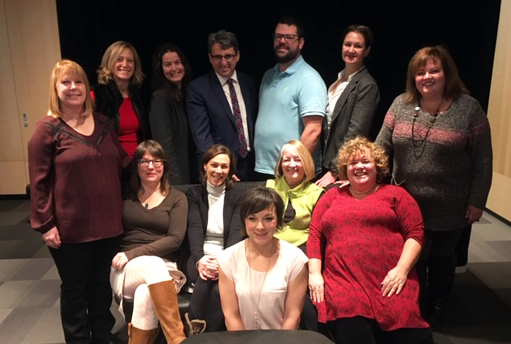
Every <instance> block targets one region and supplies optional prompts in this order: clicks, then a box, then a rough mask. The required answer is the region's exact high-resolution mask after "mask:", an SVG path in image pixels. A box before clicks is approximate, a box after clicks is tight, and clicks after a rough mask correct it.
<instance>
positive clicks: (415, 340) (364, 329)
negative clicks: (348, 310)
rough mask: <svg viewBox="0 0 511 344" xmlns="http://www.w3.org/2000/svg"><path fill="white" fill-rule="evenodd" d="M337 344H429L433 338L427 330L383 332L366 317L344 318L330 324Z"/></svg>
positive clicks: (413, 329) (404, 329) (373, 321)
mask: <svg viewBox="0 0 511 344" xmlns="http://www.w3.org/2000/svg"><path fill="white" fill-rule="evenodd" d="M328 327H329V329H330V331H331V332H332V334H333V337H334V340H335V343H336V344H376V343H382V344H383V343H385V344H387V343H388V344H390V343H392V344H419V343H420V344H427V343H428V344H429V343H431V344H432V343H433V338H432V336H431V333H430V331H429V329H427V328H403V329H398V330H394V331H388V332H386V331H382V330H381V329H380V328H379V327H378V324H377V323H376V321H375V320H373V319H367V318H364V317H354V318H342V319H337V320H335V321H330V322H328Z"/></svg>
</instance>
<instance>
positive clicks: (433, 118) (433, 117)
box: [412, 98, 444, 159]
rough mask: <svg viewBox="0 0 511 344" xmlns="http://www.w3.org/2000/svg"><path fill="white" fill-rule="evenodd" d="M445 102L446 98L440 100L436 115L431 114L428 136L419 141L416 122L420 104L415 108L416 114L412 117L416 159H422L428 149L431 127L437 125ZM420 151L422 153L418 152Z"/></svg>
mask: <svg viewBox="0 0 511 344" xmlns="http://www.w3.org/2000/svg"><path fill="white" fill-rule="evenodd" d="M443 102H444V98H442V99H441V100H440V104H438V107H437V109H436V111H435V113H430V114H429V115H430V118H429V124H428V130H427V131H426V134H425V135H424V137H423V138H422V139H421V138H419V139H418V140H416V139H415V120H416V119H417V117H419V111H420V110H421V107H420V103H419V104H418V105H417V106H416V107H415V108H414V110H415V112H414V114H413V117H412V144H413V155H415V158H417V159H418V158H420V157H421V156H422V154H423V153H424V149H425V148H426V140H427V138H428V135H429V131H430V130H431V127H432V126H433V124H435V121H436V118H437V117H438V115H439V111H440V107H441V106H442V103H443ZM418 150H420V151H418Z"/></svg>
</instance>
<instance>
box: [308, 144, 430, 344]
mask: <svg viewBox="0 0 511 344" xmlns="http://www.w3.org/2000/svg"><path fill="white" fill-rule="evenodd" d="M337 161H338V171H339V173H340V177H341V179H342V180H346V179H347V180H348V181H349V185H345V186H343V187H340V188H335V189H331V190H329V191H328V192H327V193H326V194H325V195H324V196H323V197H322V198H321V199H320V200H319V201H318V203H317V205H316V208H315V210H314V213H313V215H312V222H311V226H310V232H309V240H308V242H307V254H308V256H309V258H310V260H309V287H310V290H311V297H312V300H313V301H314V302H315V303H316V306H317V308H318V318H319V322H321V323H327V324H328V326H329V328H330V330H331V331H332V333H333V334H334V338H335V341H336V343H356V344H365V343H375V338H379V337H383V338H386V339H387V340H388V341H389V342H392V343H403V344H404V343H407V344H414V343H432V338H431V334H430V332H429V329H428V327H429V326H428V324H427V323H426V322H425V321H424V320H423V319H422V318H421V315H420V311H419V302H418V300H419V284H418V279H417V273H416V271H415V270H414V269H413V267H414V264H415V262H416V261H417V259H418V257H419V254H420V251H421V246H422V245H423V243H424V230H423V229H424V226H423V223H422V216H421V213H420V210H419V207H418V206H417V203H416V202H415V201H414V199H413V198H412V197H411V196H410V195H409V194H408V193H407V192H406V191H405V190H404V189H403V188H400V187H398V186H393V185H384V184H380V183H379V182H380V181H381V179H382V178H383V176H384V175H385V174H386V173H388V171H389V167H388V158H387V156H386V155H385V153H384V151H383V150H381V149H380V148H377V147H376V146H375V145H374V144H373V143H371V142H369V141H368V140H367V139H365V138H362V137H360V136H358V137H357V138H355V139H353V140H351V141H349V142H347V143H346V144H345V145H344V146H343V147H342V148H341V150H340V151H339V154H338V156H337ZM322 266H323V269H322Z"/></svg>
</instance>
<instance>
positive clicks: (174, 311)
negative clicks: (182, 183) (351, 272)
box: [110, 140, 188, 343]
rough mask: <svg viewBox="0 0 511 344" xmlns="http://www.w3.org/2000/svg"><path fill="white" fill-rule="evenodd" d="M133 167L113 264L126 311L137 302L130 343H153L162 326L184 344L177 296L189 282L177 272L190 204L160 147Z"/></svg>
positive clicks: (150, 148) (138, 156)
mask: <svg viewBox="0 0 511 344" xmlns="http://www.w3.org/2000/svg"><path fill="white" fill-rule="evenodd" d="M132 166H133V168H132V174H131V185H130V186H131V188H130V197H129V198H128V199H126V200H125V201H124V212H123V224H124V237H123V238H122V240H121V245H120V248H121V252H119V253H117V255H116V256H115V257H114V259H113V260H112V271H111V275H110V281H111V284H112V289H113V291H114V293H115V296H116V298H117V300H118V301H119V303H120V305H121V307H122V303H123V302H122V301H123V299H130V300H132V302H133V315H132V319H131V323H130V324H129V337H130V343H152V342H153V341H154V339H155V338H156V335H157V334H158V321H159V322H160V325H161V327H162V329H163V333H164V335H165V338H166V339H167V342H168V343H181V342H182V341H183V340H185V338H186V337H185V335H184V329H183V323H182V322H181V316H180V315H179V307H178V303H177V294H178V293H179V290H180V289H181V287H182V286H183V284H184V283H185V281H186V278H185V276H184V274H183V273H182V272H181V271H179V270H178V269H177V265H176V251H177V249H178V248H179V247H180V246H181V242H182V241H183V238H184V236H185V233H186V220H187V214H188V201H187V200H186V196H185V195H184V194H183V193H182V192H180V191H178V190H176V189H174V188H172V187H171V186H170V181H169V176H168V169H169V162H168V161H167V159H166V157H165V153H164V151H163V148H162V147H161V146H160V144H159V143H157V142H156V141H153V140H148V141H144V142H142V143H140V144H139V145H138V147H137V149H136V150H135V153H134V155H133V162H132ZM121 313H122V312H121Z"/></svg>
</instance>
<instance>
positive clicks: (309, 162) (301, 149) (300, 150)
mask: <svg viewBox="0 0 511 344" xmlns="http://www.w3.org/2000/svg"><path fill="white" fill-rule="evenodd" d="M286 149H291V150H292V151H294V152H296V154H298V156H299V157H300V159H301V160H302V164H303V170H304V172H305V179H307V181H310V180H311V179H312V178H314V177H315V176H316V168H315V166H314V160H313V159H312V155H311V153H310V152H309V150H308V149H307V148H306V147H305V146H304V145H303V143H301V142H300V141H298V140H291V141H289V142H287V143H286V144H284V145H283V146H282V148H281V149H280V157H279V160H278V161H277V165H276V166H275V171H274V174H275V178H280V177H282V176H283V175H284V172H283V171H282V160H283V158H282V155H283V154H284V150H286Z"/></svg>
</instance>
